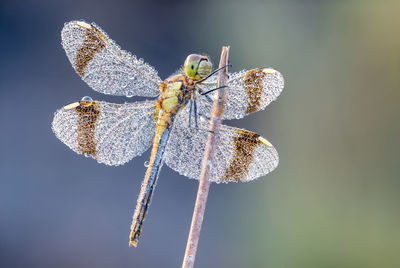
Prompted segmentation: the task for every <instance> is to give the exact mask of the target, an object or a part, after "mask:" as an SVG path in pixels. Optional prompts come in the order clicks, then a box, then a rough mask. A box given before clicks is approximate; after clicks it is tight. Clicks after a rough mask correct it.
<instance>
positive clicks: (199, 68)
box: [183, 54, 212, 81]
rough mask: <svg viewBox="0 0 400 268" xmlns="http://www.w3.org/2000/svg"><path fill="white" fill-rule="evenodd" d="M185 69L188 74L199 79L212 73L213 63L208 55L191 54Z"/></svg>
mask: <svg viewBox="0 0 400 268" xmlns="http://www.w3.org/2000/svg"><path fill="white" fill-rule="evenodd" d="M183 70H184V71H185V74H186V75H187V76H189V77H190V78H192V79H193V80H194V81H197V80H200V79H202V78H204V77H206V76H207V75H209V74H210V73H211V70H212V63H211V61H210V60H209V59H208V57H207V56H202V55H199V54H190V55H189V56H188V57H187V58H186V60H185V64H184V65H183Z"/></svg>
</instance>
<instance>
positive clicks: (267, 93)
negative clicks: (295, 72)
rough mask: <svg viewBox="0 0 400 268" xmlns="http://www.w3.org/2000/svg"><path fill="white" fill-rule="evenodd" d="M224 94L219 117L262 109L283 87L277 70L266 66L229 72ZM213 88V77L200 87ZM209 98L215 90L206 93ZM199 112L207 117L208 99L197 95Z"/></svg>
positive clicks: (242, 115) (209, 103)
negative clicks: (223, 103)
mask: <svg viewBox="0 0 400 268" xmlns="http://www.w3.org/2000/svg"><path fill="white" fill-rule="evenodd" d="M227 85H228V86H229V88H227V89H226V90H227V96H226V103H225V112H224V115H223V119H238V118H242V117H244V116H246V115H248V114H250V113H253V112H257V111H259V110H263V109H265V107H267V105H268V104H270V103H271V102H272V101H274V100H276V98H277V97H278V96H279V94H281V92H282V90H283V87H284V80H283V76H282V75H281V73H279V72H278V71H275V70H273V69H270V68H258V69H253V70H249V71H246V70H243V71H241V72H237V73H231V74H229V80H228V83H227ZM215 87H216V76H213V77H212V78H210V79H209V80H207V84H206V85H205V86H202V90H203V92H207V91H208V90H210V89H213V88H215ZM208 95H209V96H210V97H211V98H212V99H214V96H216V92H212V93H209V94H208ZM197 103H198V109H199V113H200V114H202V115H204V116H206V117H210V111H211V105H212V102H210V101H209V100H207V99H206V98H205V96H202V95H200V94H197Z"/></svg>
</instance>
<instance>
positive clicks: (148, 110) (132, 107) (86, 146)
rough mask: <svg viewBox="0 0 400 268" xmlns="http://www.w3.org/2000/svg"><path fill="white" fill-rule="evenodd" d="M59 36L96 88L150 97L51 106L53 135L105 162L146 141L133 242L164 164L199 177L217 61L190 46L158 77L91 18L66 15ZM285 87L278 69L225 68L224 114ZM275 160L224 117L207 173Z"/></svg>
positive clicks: (248, 170) (229, 175) (250, 107)
mask: <svg viewBox="0 0 400 268" xmlns="http://www.w3.org/2000/svg"><path fill="white" fill-rule="evenodd" d="M61 39H62V46H63V48H64V50H65V52H66V54H67V57H68V59H69V61H70V62H71V64H72V66H73V68H74V69H75V71H76V73H77V74H78V75H79V76H80V77H81V78H82V80H83V81H85V82H86V83H87V84H88V85H89V86H90V87H91V88H92V89H94V90H95V91H98V92H101V93H104V94H109V95H115V96H126V97H132V96H142V97H152V99H150V100H144V101H136V102H128V103H123V104H117V103H109V102H104V101H95V100H93V99H92V98H90V97H83V98H82V99H81V100H80V101H77V102H73V103H71V104H68V105H66V106H64V107H62V108H60V109H59V110H57V111H56V112H55V114H54V119H53V122H52V130H53V132H54V133H55V135H56V137H57V138H58V139H60V140H61V141H62V142H63V143H65V144H66V145H67V146H68V147H69V148H71V149H72V150H73V151H75V152H76V153H78V154H83V155H85V156H87V157H91V158H93V159H95V160H96V161H97V162H99V163H103V164H106V165H110V166H118V165H122V164H124V163H126V162H128V161H130V160H131V159H132V158H134V157H136V156H139V155H141V154H142V153H144V152H145V151H146V150H147V149H149V148H150V147H152V149H151V155H150V160H149V161H148V162H147V164H146V166H147V171H146V173H145V176H144V180H143V183H142V186H141V190H140V193H139V197H138V200H137V205H136V209H135V212H134V215H133V220H132V225H131V233H130V238H129V245H130V246H135V247H136V246H137V245H138V241H139V237H140V235H141V232H142V226H143V221H144V219H145V217H146V215H147V212H148V208H149V205H150V202H151V199H152V195H153V192H154V188H155V186H156V183H157V180H158V177H159V173H160V170H161V167H162V165H163V164H164V163H165V164H167V166H169V167H170V168H172V169H173V170H175V171H177V172H178V173H179V174H181V175H183V176H186V177H189V178H193V179H199V175H200V168H201V161H202V156H203V152H204V150H205V144H206V140H207V135H208V133H209V124H210V123H209V118H210V112H211V105H212V102H213V100H214V98H215V97H216V90H217V89H219V88H218V87H216V86H217V78H216V75H214V74H215V73H216V72H217V71H218V70H219V69H216V70H214V71H212V69H213V66H212V63H211V60H210V58H209V57H208V56H205V55H200V54H191V55H189V56H188V57H187V58H186V60H185V62H184V64H183V67H181V69H180V70H179V71H178V72H177V73H176V74H174V75H172V76H170V77H168V78H167V79H165V80H164V81H163V80H161V78H160V77H159V76H158V73H157V71H156V70H155V69H154V68H153V67H152V66H150V65H149V64H148V63H146V62H144V60H143V59H141V58H137V57H136V56H135V55H133V54H131V53H129V52H127V51H125V50H122V49H121V48H120V46H118V45H117V44H116V43H115V41H113V40H112V39H111V38H110V37H109V36H108V35H107V33H106V32H104V31H103V30H102V29H101V28H100V27H99V26H97V25H96V24H95V23H88V22H85V21H71V22H67V23H65V24H64V27H63V29H62V31H61ZM223 68H224V67H223ZM225 68H226V66H225ZM283 87H284V79H283V76H282V75H281V73H280V72H278V71H276V70H274V69H272V68H255V69H251V70H243V71H240V72H235V73H229V79H228V81H227V87H226V88H225V89H224V90H226V91H227V92H226V94H227V95H226V98H227V99H226V103H225V112H224V114H223V116H222V119H226V120H229V119H239V118H243V117H244V116H246V115H248V114H250V113H254V112H256V111H259V110H262V109H264V108H265V107H266V106H267V105H268V104H270V103H271V102H272V101H274V100H276V98H277V97H278V96H279V95H280V93H281V92H282V90H283ZM278 163H279V157H278V153H277V151H276V149H275V148H274V146H273V145H272V144H271V143H270V142H269V141H268V140H267V139H265V138H263V137H261V136H260V135H258V134H256V133H254V132H251V131H248V130H245V129H240V128H235V127H230V126H226V125H222V126H221V128H220V130H219V133H218V135H217V137H216V148H215V156H214V159H213V166H212V169H211V171H210V175H211V176H210V180H211V181H212V182H216V183H221V182H223V183H227V182H247V181H251V180H254V179H256V178H258V177H261V176H264V175H266V174H267V173H269V172H271V171H272V170H274V169H275V168H276V167H277V165H278Z"/></svg>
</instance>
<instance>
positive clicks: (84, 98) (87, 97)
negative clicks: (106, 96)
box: [81, 96, 93, 101]
mask: <svg viewBox="0 0 400 268" xmlns="http://www.w3.org/2000/svg"><path fill="white" fill-rule="evenodd" d="M81 101H93V99H92V98H91V97H89V96H85V97H83V98H82V99H81Z"/></svg>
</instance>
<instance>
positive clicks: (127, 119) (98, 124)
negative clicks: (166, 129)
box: [52, 101, 155, 166]
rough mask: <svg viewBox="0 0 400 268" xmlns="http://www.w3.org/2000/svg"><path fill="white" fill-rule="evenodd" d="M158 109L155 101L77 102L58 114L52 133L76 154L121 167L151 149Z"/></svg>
mask: <svg viewBox="0 0 400 268" xmlns="http://www.w3.org/2000/svg"><path fill="white" fill-rule="evenodd" d="M154 106H155V101H142V102H134V103H125V104H115V103H107V102H98V101H80V102H75V103H72V104H70V105H67V106H65V107H63V108H61V109H59V110H58V111H57V112H56V113H55V115H54V119H53V123H52V129H53V131H54V133H55V134H56V136H57V138H59V139H60V140H61V141H62V142H64V143H65V144H66V145H67V146H68V147H70V148H71V149H72V150H74V151H75V152H76V153H78V154H84V155H86V156H90V157H92V158H94V159H96V160H97V161H98V162H99V163H104V164H107V165H111V166H117V165H121V164H124V163H126V162H128V161H129V160H131V159H132V158H133V157H135V156H138V155H141V154H142V153H143V152H144V151H146V150H147V149H148V148H149V147H150V146H151V143H152V139H153V135H154V129H155V121H154V119H153V110H154Z"/></svg>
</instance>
